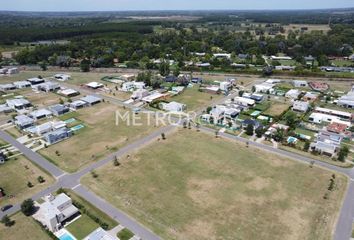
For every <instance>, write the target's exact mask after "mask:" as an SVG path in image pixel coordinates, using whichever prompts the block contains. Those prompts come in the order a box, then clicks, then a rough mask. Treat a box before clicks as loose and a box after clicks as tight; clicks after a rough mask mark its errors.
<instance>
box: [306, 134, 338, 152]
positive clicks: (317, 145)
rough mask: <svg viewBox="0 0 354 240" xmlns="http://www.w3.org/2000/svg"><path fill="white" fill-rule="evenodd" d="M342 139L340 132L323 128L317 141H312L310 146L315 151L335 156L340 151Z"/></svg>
mask: <svg viewBox="0 0 354 240" xmlns="http://www.w3.org/2000/svg"><path fill="white" fill-rule="evenodd" d="M342 140H343V137H342V136H341V135H340V134H336V133H331V132H328V131H325V130H322V131H320V132H319V133H318V136H317V140H316V142H314V143H311V145H310V147H311V149H312V150H313V151H317V152H319V153H321V154H324V155H327V156H329V157H333V156H335V155H336V153H337V152H338V150H339V148H340V144H341V142H342Z"/></svg>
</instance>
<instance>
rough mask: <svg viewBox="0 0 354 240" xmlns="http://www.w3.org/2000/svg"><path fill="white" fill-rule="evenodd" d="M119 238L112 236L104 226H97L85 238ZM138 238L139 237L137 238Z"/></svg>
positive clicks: (106, 239) (113, 239)
mask: <svg viewBox="0 0 354 240" xmlns="http://www.w3.org/2000/svg"><path fill="white" fill-rule="evenodd" d="M116 239H117V238H115V237H112V236H111V235H110V234H109V233H107V232H106V231H105V230H103V229H102V228H97V229H96V230H95V231H93V232H92V233H90V234H89V235H88V236H87V237H85V238H84V240H116ZM137 240H138V239H137Z"/></svg>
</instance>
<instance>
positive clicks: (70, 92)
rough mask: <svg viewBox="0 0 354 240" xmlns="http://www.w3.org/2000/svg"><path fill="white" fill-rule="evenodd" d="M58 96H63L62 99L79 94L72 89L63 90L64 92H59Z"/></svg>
mask: <svg viewBox="0 0 354 240" xmlns="http://www.w3.org/2000/svg"><path fill="white" fill-rule="evenodd" d="M58 94H60V95H63V96H64V97H75V96H78V95H80V92H78V91H76V90H74V89H70V88H68V89H64V90H59V91H58Z"/></svg>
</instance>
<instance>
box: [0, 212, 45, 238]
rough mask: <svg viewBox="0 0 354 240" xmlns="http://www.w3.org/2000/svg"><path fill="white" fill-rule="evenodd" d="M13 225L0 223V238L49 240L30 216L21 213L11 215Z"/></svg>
mask: <svg viewBox="0 0 354 240" xmlns="http://www.w3.org/2000/svg"><path fill="white" fill-rule="evenodd" d="M11 220H14V221H15V225H13V226H11V227H5V226H4V225H3V224H0V239H4V240H22V239H26V240H39V239H40V240H51V238H50V237H49V236H48V235H47V234H46V233H45V232H44V231H43V230H42V229H41V227H40V226H39V225H38V224H37V223H36V222H35V220H34V219H33V218H32V217H26V216H25V215H23V214H22V213H16V214H15V215H13V216H11Z"/></svg>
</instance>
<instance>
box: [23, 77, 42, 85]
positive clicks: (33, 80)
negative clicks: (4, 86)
mask: <svg viewBox="0 0 354 240" xmlns="http://www.w3.org/2000/svg"><path fill="white" fill-rule="evenodd" d="M27 81H28V82H30V83H31V85H32V86H33V85H37V84H41V83H44V82H45V80H44V79H43V78H29V79H27Z"/></svg>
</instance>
